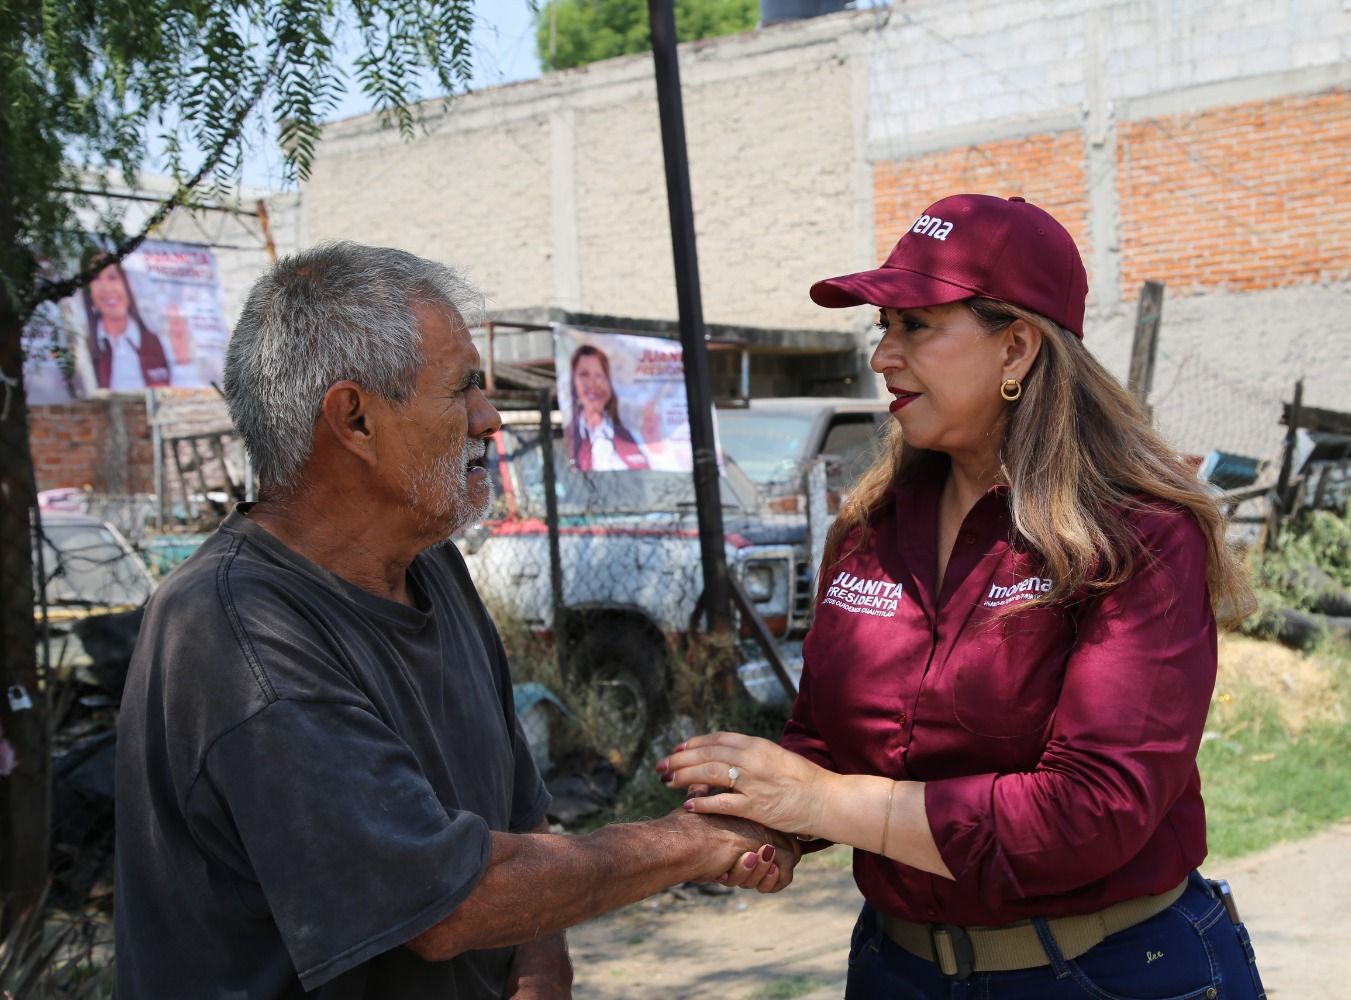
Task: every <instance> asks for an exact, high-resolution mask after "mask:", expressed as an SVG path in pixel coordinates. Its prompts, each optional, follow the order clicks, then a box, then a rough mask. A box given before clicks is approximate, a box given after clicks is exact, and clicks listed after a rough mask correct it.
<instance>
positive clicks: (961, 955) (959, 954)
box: [929, 924, 976, 980]
mask: <svg viewBox="0 0 1351 1000" xmlns="http://www.w3.org/2000/svg"><path fill="white" fill-rule="evenodd" d="M940 934H946V935H947V936H948V942H949V944H950V945H951V947H952V958H953V962H954V963H955V965H956V968H955V970H954V971H952V972H948V971H947V969H946V968H944V964H945V963H944V961H943V956H944V953H943V951H942V950H941V949H940V948H939V947H938V935H940ZM929 947H930V948H932V949H933V953H934V964H935V965H937V966H938V971H939V972H941V973H942V974H943V975H945V976H949V977H951V978H953V979H958V980H961V979H969V978H970V977H971V973H973V972H975V971H976V949H975V948H974V947H973V946H972V944H971V935H970V934H968V933H967V932H966V928H964V927H958V926H957V925H956V924H930V925H929Z"/></svg>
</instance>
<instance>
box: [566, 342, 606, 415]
mask: <svg viewBox="0 0 1351 1000" xmlns="http://www.w3.org/2000/svg"><path fill="white" fill-rule="evenodd" d="M572 386H573V390H574V391H575V392H576V395H577V405H578V406H580V407H581V408H582V412H583V413H585V414H587V415H588V416H592V415H594V416H599V415H600V414H602V413H604V412H605V407H606V405H607V404H608V403H609V402H610V396H611V391H610V380H609V378H607V377H606V375H605V368H604V367H603V366H602V365H601V363H600V358H599V357H597V356H596V355H594V354H584V355H582V357H581V359H580V360H579V361H578V362H577V367H576V368H575V369H573V373H572Z"/></svg>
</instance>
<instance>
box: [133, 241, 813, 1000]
mask: <svg viewBox="0 0 1351 1000" xmlns="http://www.w3.org/2000/svg"><path fill="white" fill-rule="evenodd" d="M477 308H478V298H477V293H476V292H474V290H473V289H472V288H471V287H470V286H469V285H468V284H467V282H465V281H464V280H463V279H462V278H460V277H459V276H458V275H456V274H455V273H454V272H452V271H450V270H448V269H447V268H445V267H442V266H441V265H438V264H434V263H431V262H429V261H426V260H422V259H420V258H418V257H415V256H413V255H411V254H407V253H403V252H401V251H397V250H388V249H378V248H371V247H363V246H358V245H356V244H351V243H339V244H330V245H326V246H322V247H319V248H317V249H314V250H311V251H308V252H305V253H301V254H298V255H296V256H294V257H291V258H289V259H287V260H284V261H282V262H281V263H279V264H278V265H277V266H276V267H275V268H274V269H273V270H272V271H271V272H270V273H269V274H268V275H266V276H265V277H264V278H262V279H261V280H260V281H259V282H258V284H257V285H256V286H255V287H254V289H253V292H252V294H251V295H250V297H249V300H248V303H247V304H246V306H245V308H244V312H243V316H242V317H241V319H240V321H239V325H238V327H237V328H236V330H235V334H234V337H233V339H232V340H231V342H230V350H229V356H228V358H227V361H226V372H225V389H226V395H227V397H228V399H229V402H230V412H231V416H232V417H233V418H234V421H235V425H236V427H237V428H238V429H239V432H240V434H241V436H242V437H243V439H244V443H245V445H246V446H247V448H248V450H249V453H250V455H251V456H252V458H253V461H254V463H255V466H256V468H257V470H258V475H259V480H260V484H261V491H260V499H259V500H258V502H256V503H254V504H251V505H243V504H241V505H240V507H239V508H238V509H237V510H236V511H235V512H234V513H233V514H231V515H230V517H229V518H227V519H226V521H225V522H224V523H223V524H222V525H221V527H220V529H219V530H218V531H217V532H216V534H215V535H213V536H212V537H211V538H210V539H209V540H208V541H207V542H206V543H205V544H204V545H203V546H202V547H201V549H200V550H199V551H198V552H197V553H196V554H194V556H193V557H192V558H191V559H190V560H188V562H187V563H185V564H184V565H183V566H182V567H181V568H180V569H178V570H177V571H176V572H175V573H174V574H173V576H172V577H171V578H170V579H169V580H168V581H166V583H165V585H164V586H163V587H162V588H160V590H159V592H158V593H157V594H156V596H155V598H154V599H153V600H152V601H151V603H150V606H149V608H148V610H147V612H146V617H145V622H144V625H143V628H142V633H141V638H140V641H139V643H138V645H137V649H136V653H135V657H134V659H133V662H132V668H131V672H130V675H129V677H128V681H127V688H126V693H125V696H124V699H123V704H122V715H121V721H120V726H119V733H118V737H119V738H118V774H117V782H118V795H117V854H118V858H117V894H116V899H117V915H116V926H117V969H118V990H119V996H120V997H121V998H122V1000H166V998H175V997H185V998H193V1000H197V998H208V997H240V998H243V997H249V998H270V997H293V996H300V995H302V994H304V995H319V996H323V997H335V998H336V997H342V998H349V997H368V998H376V997H379V998H398V1000H417V998H422V997H427V998H430V997H437V998H475V1000H477V998H488V997H502V996H511V997H519V998H526V997H566V996H568V995H570V983H571V975H572V973H571V967H570V965H569V963H568V958H567V950H566V946H565V945H564V942H563V936H562V933H561V931H562V929H563V928H565V927H567V926H569V925H571V924H574V923H576V922H578V921H580V920H583V919H586V918H587V917H590V916H593V915H595V914H597V913H600V912H603V911H604V910H607V909H609V908H611V907H614V906H618V905H621V904H624V903H628V902H631V901H633V900H636V899H640V898H642V897H643V896H645V895H648V894H650V893H652V892H655V891H657V890H659V889H661V888H663V887H665V886H668V885H671V884H673V883H676V882H679V881H682V880H686V879H710V878H713V877H715V876H717V875H719V874H721V873H723V872H725V871H727V870H728V869H730V868H731V867H732V865H733V864H734V863H736V862H737V860H738V859H739V858H740V857H741V856H742V855H743V852H746V851H751V850H755V849H756V848H757V847H759V846H760V845H761V844H763V843H766V842H767V834H766V833H765V831H763V830H762V829H760V828H758V827H753V826H751V825H750V824H742V823H736V822H730V821H725V820H724V821H717V822H708V821H706V820H704V819H702V818H700V817H696V816H693V815H689V814H684V813H677V814H674V815H672V816H668V817H666V818H663V819H659V820H654V821H651V822H648V823H641V824H633V825H627V826H614V827H609V828H606V829H604V830H601V831H598V832H596V833H593V834H591V835H589V836H586V837H576V838H571V837H556V836H550V835H548V832H547V824H546V822H545V810H546V808H547V806H548V803H549V796H548V793H547V792H546V790H545V788H544V785H543V783H542V782H541V781H540V777H539V775H538V774H537V773H536V771H535V768H534V766H533V764H532V763H531V759H530V754H529V752H528V750H527V747H526V746H525V742H524V739H523V737H522V735H521V731H520V728H519V727H518V726H517V723H516V719H515V716H514V712H513V706H512V695H511V678H510V676H509V674H508V670H507V663H506V657H505V654H504V653H503V650H502V645H501V643H500V641H499V639H498V636H497V633H496V631H495V630H494V628H493V625H492V622H491V621H490V620H489V618H488V615H487V614H486V612H485V611H484V608H483V605H482V603H481V602H480V601H479V599H478V595H477V593H476V592H475V590H474V587H473V584H472V583H471V582H470V580H469V578H468V576H467V574H466V571H465V567H464V563H463V561H462V560H461V559H460V556H459V553H458V552H457V551H456V549H455V548H454V546H450V545H441V544H440V543H442V542H443V541H444V540H445V539H446V538H447V537H448V536H449V535H450V534H451V532H452V531H454V530H455V529H457V528H459V527H462V526H464V525H466V524H468V523H470V522H472V521H473V520H474V519H476V518H478V517H481V516H482V515H483V514H484V513H485V512H486V510H487V508H488V504H489V501H490V499H491V496H490V483H489V479H488V476H487V473H486V470H485V468H484V466H483V463H482V459H483V455H484V449H485V442H486V440H487V438H488V437H489V436H491V435H492V434H493V432H494V431H496V430H497V428H498V414H497V412H496V411H495V410H494V409H493V407H492V406H491V405H490V404H489V402H488V400H487V399H486V398H485V397H484V395H483V392H482V383H481V381H480V376H479V371H478V365H479V359H478V355H477V352H476V351H475V349H474V346H473V343H472V341H471V340H470V337H469V330H468V328H467V326H466V323H465V317H467V316H468V317H472V316H473V315H474V314H475V312H476V310H477ZM780 843H781V844H782V842H781V841H780ZM793 857H794V851H793V848H792V847H791V846H788V845H784V846H783V847H781V848H780V860H781V861H785V862H787V863H789V864H790V863H791V861H792V859H793ZM787 866H788V865H787V864H786V865H785V867H787Z"/></svg>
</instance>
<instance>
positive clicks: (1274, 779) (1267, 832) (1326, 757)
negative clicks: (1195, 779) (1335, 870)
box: [1198, 644, 1351, 859]
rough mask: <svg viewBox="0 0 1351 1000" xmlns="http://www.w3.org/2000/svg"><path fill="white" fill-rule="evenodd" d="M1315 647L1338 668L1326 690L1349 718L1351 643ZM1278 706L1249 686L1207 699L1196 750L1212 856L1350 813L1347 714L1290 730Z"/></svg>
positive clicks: (1234, 853)
mask: <svg viewBox="0 0 1351 1000" xmlns="http://www.w3.org/2000/svg"><path fill="white" fill-rule="evenodd" d="M1317 655H1318V657H1319V659H1320V660H1321V661H1323V662H1324V663H1325V664H1326V669H1327V670H1330V671H1332V672H1333V673H1334V674H1335V683H1334V686H1333V688H1332V693H1331V695H1330V697H1331V698H1333V699H1335V700H1337V701H1339V702H1340V704H1341V707H1342V713H1341V718H1342V720H1345V719H1348V718H1351V683H1348V674H1351V650H1346V649H1345V648H1344V647H1342V648H1338V647H1336V646H1333V645H1330V644H1328V645H1324V646H1323V647H1322V648H1321V649H1320V650H1318V654H1317ZM1330 707H1332V708H1335V706H1330ZM1280 708H1281V706H1280V700H1279V698H1278V697H1277V696H1275V695H1272V694H1271V693H1270V692H1267V691H1262V690H1258V689H1257V688H1255V687H1251V686H1249V687H1239V688H1236V689H1234V690H1233V691H1232V692H1231V693H1230V694H1229V696H1228V698H1227V699H1226V701H1225V703H1223V704H1221V703H1218V702H1217V703H1216V704H1215V705H1213V706H1212V709H1211V720H1210V723H1209V725H1208V737H1209V738H1208V739H1207V740H1206V741H1205V742H1204V743H1203V744H1202V745H1201V752H1200V755H1199V758H1198V764H1199V766H1200V769H1201V789H1202V794H1203V795H1204V796H1205V802H1206V816H1207V820H1208V827H1209V830H1208V834H1209V838H1208V839H1209V842H1210V856H1211V858H1212V859H1224V858H1234V857H1239V856H1242V855H1245V854H1251V853H1253V852H1255V851H1260V850H1262V849H1263V848H1265V847H1269V846H1271V845H1272V844H1275V843H1277V842H1279V841H1282V840H1292V839H1296V838H1299V837H1305V836H1308V835H1310V834H1312V833H1316V832H1317V831H1318V830H1321V829H1323V828H1325V827H1327V826H1329V825H1331V824H1332V823H1335V822H1337V821H1338V820H1340V819H1343V818H1345V817H1349V816H1351V722H1347V721H1321V722H1317V723H1314V724H1310V725H1309V726H1307V727H1306V728H1304V729H1303V730H1302V731H1301V732H1299V733H1298V734H1295V733H1293V732H1292V731H1291V729H1290V728H1289V727H1288V726H1287V725H1285V724H1283V723H1282V721H1281V711H1280ZM1327 714H1330V715H1336V714H1337V713H1336V712H1330V713H1327Z"/></svg>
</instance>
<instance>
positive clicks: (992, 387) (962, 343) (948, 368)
mask: <svg viewBox="0 0 1351 1000" xmlns="http://www.w3.org/2000/svg"><path fill="white" fill-rule="evenodd" d="M881 324H882V326H883V330H884V332H883V335H882V342H881V343H880V344H878V345H877V350H876V351H874V352H873V357H872V368H873V371H875V372H877V373H878V374H879V375H881V376H882V377H883V378H884V379H886V383H887V388H888V389H889V390H891V393H892V395H893V396H894V397H895V401H894V402H893V403H892V404H891V413H892V416H893V417H895V419H896V420H897V421H898V422H899V423H900V425H901V430H902V431H903V432H904V434H905V440H906V443H907V444H910V445H913V446H914V447H916V448H924V449H928V450H932V451H942V452H946V453H947V454H949V455H960V454H982V455H984V454H988V453H990V452H991V451H992V450H993V451H997V450H998V440H999V438H998V433H999V426H1000V423H1001V421H1002V420H1003V418H1004V415H1005V413H1006V412H1007V408H1008V405H1009V404H1008V403H1006V402H1005V401H1004V400H1003V399H1001V398H1000V396H999V386H1000V383H1001V382H1002V381H1003V380H1004V379H1005V378H1006V377H1007V375H1006V374H1005V371H1004V365H1005V361H1006V358H1007V345H1006V341H1007V339H1008V338H1006V337H1004V336H1001V335H999V334H995V335H991V334H989V333H987V332H986V331H985V328H984V327H983V326H981V324H980V323H979V321H978V320H977V319H976V317H975V316H974V315H973V314H972V313H971V311H970V310H969V309H967V308H966V306H964V305H961V304H960V303H953V304H951V305H942V306H930V307H928V308H925V309H883V310H882V315H881Z"/></svg>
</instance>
